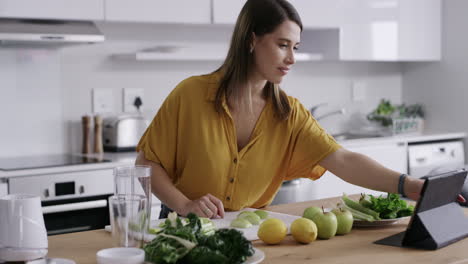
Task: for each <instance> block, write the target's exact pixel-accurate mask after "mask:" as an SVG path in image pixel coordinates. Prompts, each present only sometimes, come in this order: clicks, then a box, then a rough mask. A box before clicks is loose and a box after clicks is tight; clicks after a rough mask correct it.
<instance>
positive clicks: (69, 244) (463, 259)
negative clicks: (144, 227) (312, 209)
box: [48, 198, 468, 264]
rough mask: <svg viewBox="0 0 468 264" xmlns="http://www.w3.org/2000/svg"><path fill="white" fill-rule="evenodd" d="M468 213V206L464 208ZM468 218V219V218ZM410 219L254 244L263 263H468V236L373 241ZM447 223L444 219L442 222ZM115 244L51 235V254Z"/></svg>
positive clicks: (293, 207)
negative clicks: (432, 245) (408, 243)
mask: <svg viewBox="0 0 468 264" xmlns="http://www.w3.org/2000/svg"><path fill="white" fill-rule="evenodd" d="M338 200H339V199H338V198H329V199H323V200H316V201H308V202H301V203H293V204H282V205H275V206H269V207H267V208H265V210H269V211H274V212H280V213H286V214H291V215H298V216H300V215H302V212H303V211H304V209H305V208H307V207H309V206H324V207H328V208H330V207H334V206H335V205H336V203H337V201H338ZM463 210H464V211H465V216H468V208H463ZM467 221H468V220H467ZM407 224H408V220H406V221H402V222H400V223H397V224H394V225H392V226H389V227H372V228H369V227H366V228H354V229H353V230H352V231H351V233H349V234H347V235H345V236H336V237H334V238H332V239H329V240H316V241H314V242H312V243H310V244H307V245H303V244H299V243H297V242H295V241H294V239H293V238H292V237H291V236H287V237H286V238H285V240H283V241H282V242H281V244H279V245H274V246H269V245H266V244H264V243H263V242H262V241H260V240H257V241H254V242H253V245H254V247H256V248H259V249H261V250H262V251H264V252H265V255H266V257H265V260H264V261H263V263H327V264H334V263H336V264H338V263H340V264H341V263H349V264H353V263H356V264H362V263H373V262H375V263H391V264H396V263H443V264H463V263H468V250H467V249H468V239H464V240H461V241H459V242H457V243H455V244H452V245H449V246H447V247H445V248H442V249H439V250H435V251H429V250H417V249H408V248H398V247H391V246H383V245H376V244H374V243H373V242H374V241H376V240H379V239H382V238H385V237H387V236H390V235H393V234H396V233H398V232H401V231H404V230H405V229H406V226H407ZM441 225H443V223H441ZM109 247H113V245H112V238H111V235H110V233H108V232H106V231H104V230H95V231H87V232H80V233H72V234H65V235H57V236H50V237H49V254H48V256H49V257H61V258H68V259H73V260H74V261H75V262H76V263H77V264H91V263H96V253H97V251H99V250H100V249H104V248H109Z"/></svg>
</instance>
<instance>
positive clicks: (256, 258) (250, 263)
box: [243, 248, 265, 264]
mask: <svg viewBox="0 0 468 264" xmlns="http://www.w3.org/2000/svg"><path fill="white" fill-rule="evenodd" d="M253 249H254V251H255V252H254V254H253V255H252V256H251V257H248V258H247V260H246V261H245V262H244V263H243V264H256V263H260V262H262V261H263V260H264V259H265V253H264V252H263V251H261V250H260V249H258V248H253Z"/></svg>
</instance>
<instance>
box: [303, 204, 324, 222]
mask: <svg viewBox="0 0 468 264" xmlns="http://www.w3.org/2000/svg"><path fill="white" fill-rule="evenodd" d="M320 212H322V209H321V208H320V207H317V206H311V207H307V208H306V209H305V210H304V213H303V214H302V217H304V218H308V219H310V220H312V218H313V217H314V215H315V214H316V213H320Z"/></svg>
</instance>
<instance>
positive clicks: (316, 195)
mask: <svg viewBox="0 0 468 264" xmlns="http://www.w3.org/2000/svg"><path fill="white" fill-rule="evenodd" d="M345 147H346V146H345ZM347 149H348V150H350V151H354V152H358V153H361V154H364V155H366V156H368V157H370V158H372V159H374V160H376V161H377V162H379V163H380V164H382V165H383V166H385V167H387V168H390V169H392V170H395V171H398V172H402V173H406V172H407V167H408V165H407V164H408V159H407V144H406V143H401V142H387V143H385V142H382V143H379V144H375V145H363V146H351V147H348V148H347ZM372 177H379V175H372ZM309 185H310V186H311V187H310V193H311V195H312V196H313V197H311V199H322V198H327V197H334V196H341V195H342V194H343V193H346V194H348V195H349V194H356V193H368V194H375V195H379V194H384V193H382V192H378V191H374V190H370V189H367V188H363V187H360V186H357V185H353V184H350V183H348V182H345V181H343V180H342V179H341V178H339V177H337V176H335V175H334V174H333V173H331V172H326V173H325V174H324V175H323V176H322V177H321V178H320V179H318V180H316V181H314V182H310V183H309Z"/></svg>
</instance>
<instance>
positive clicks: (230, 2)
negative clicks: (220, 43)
mask: <svg viewBox="0 0 468 264" xmlns="http://www.w3.org/2000/svg"><path fill="white" fill-rule="evenodd" d="M341 1H343V0H327V1H324V0H290V1H289V2H290V3H291V4H292V5H293V6H294V7H295V8H296V10H297V11H298V12H299V15H300V16H301V20H302V24H303V26H304V28H339V26H340V21H341V14H340V13H339V8H338V7H339V5H340V2H341ZM245 2H246V0H213V23H214V24H234V23H235V22H236V19H237V16H238V15H239V12H240V11H241V9H242V7H243V6H244V4H245Z"/></svg>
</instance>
